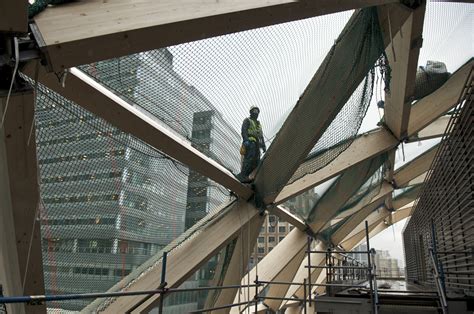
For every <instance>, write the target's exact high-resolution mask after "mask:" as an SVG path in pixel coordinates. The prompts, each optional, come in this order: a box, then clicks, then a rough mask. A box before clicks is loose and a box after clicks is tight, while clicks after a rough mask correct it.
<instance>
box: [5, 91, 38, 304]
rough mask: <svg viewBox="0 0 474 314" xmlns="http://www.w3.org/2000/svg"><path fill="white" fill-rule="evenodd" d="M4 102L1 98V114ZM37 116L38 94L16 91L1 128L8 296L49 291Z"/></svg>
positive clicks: (6, 287) (11, 98) (6, 293)
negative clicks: (43, 243) (43, 242)
mask: <svg viewBox="0 0 474 314" xmlns="http://www.w3.org/2000/svg"><path fill="white" fill-rule="evenodd" d="M5 103H6V98H5V97H3V95H2V96H1V97H0V113H2V115H3V112H4V110H5ZM33 118H34V96H33V92H32V91H31V90H29V91H25V92H23V93H14V94H13V95H12V96H11V97H10V102H9V105H8V111H7V113H6V117H5V123H4V125H3V127H2V128H0V283H1V284H2V285H3V288H4V291H3V292H4V294H5V295H42V294H44V293H45V292H44V291H45V290H44V279H43V263H42V252H41V247H42V246H41V232H40V222H39V221H38V220H37V219H38V217H39V215H38V211H39V207H38V206H39V197H40V195H39V185H38V182H39V179H38V173H39V171H38V165H37V159H36V138H35V133H34V132H33V133H32V134H31V139H29V137H30V129H31V127H32V124H33ZM28 140H29V144H28ZM7 309H9V310H10V311H9V312H14V313H16V312H17V311H18V313H22V312H26V313H46V306H45V305H38V306H36V305H35V306H33V305H27V304H22V305H8V306H7Z"/></svg>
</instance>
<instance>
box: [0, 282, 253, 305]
mask: <svg viewBox="0 0 474 314" xmlns="http://www.w3.org/2000/svg"><path fill="white" fill-rule="evenodd" d="M255 286H256V285H231V286H220V287H217V286H216V287H198V288H186V289H166V293H177V292H188V291H207V290H224V289H236V288H244V287H255ZM164 290H165V289H155V290H140V291H129V292H124V291H121V292H98V293H78V294H62V295H29V296H11V297H8V296H6V297H0V303H35V304H37V303H41V302H49V301H67V300H81V299H96V298H110V297H125V296H135V295H154V294H159V293H163V292H164Z"/></svg>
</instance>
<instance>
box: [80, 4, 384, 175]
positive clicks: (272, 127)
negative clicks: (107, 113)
mask: <svg viewBox="0 0 474 314" xmlns="http://www.w3.org/2000/svg"><path fill="white" fill-rule="evenodd" d="M359 15H360V17H358V18H356V19H354V21H353V22H352V24H351V25H350V27H352V28H356V31H355V32H351V33H350V34H347V35H346V34H343V35H341V36H340V38H339V39H338V40H337V41H336V43H335V44H334V45H333V47H332V48H331V50H330V54H332V53H333V51H334V50H335V49H336V48H338V44H339V42H340V41H341V40H342V38H343V37H344V36H352V35H353V34H354V33H357V34H358V35H357V36H358V37H357V39H354V43H356V45H355V46H354V47H351V52H352V51H355V53H354V54H353V55H351V56H348V58H347V59H348V60H347V62H348V63H347V67H346V72H347V73H345V74H344V75H342V77H344V78H346V77H347V78H348V79H349V80H350V79H351V78H350V73H351V71H353V70H354V68H356V67H357V66H358V65H357V66H356V65H355V64H356V63H363V62H369V63H371V64H370V65H369V66H368V69H370V68H371V67H372V70H370V71H369V74H368V75H367V77H366V78H365V79H364V80H363V81H362V83H360V85H359V84H357V85H359V86H358V87H357V89H356V91H355V92H354V93H353V95H352V96H351V95H350V94H349V95H347V98H349V100H348V101H347V104H346V105H345V106H344V107H343V109H342V110H341V112H340V113H339V115H338V116H337V119H338V120H339V122H338V123H333V124H331V126H330V127H329V128H328V129H327V131H326V133H325V135H323V137H322V139H321V140H320V141H319V142H318V144H317V145H316V146H315V148H314V149H313V151H312V154H311V157H313V155H318V158H317V160H316V159H314V158H312V162H311V163H310V164H307V165H308V167H306V168H305V169H304V170H303V172H302V173H301V174H299V175H298V177H301V176H302V175H304V174H306V173H309V172H314V171H316V170H317V169H319V168H321V167H322V166H324V165H326V164H327V163H328V162H329V161H331V160H332V159H334V158H335V157H336V156H337V155H338V154H339V153H340V152H342V151H343V150H344V149H345V148H347V146H348V145H349V143H350V142H349V141H348V139H349V138H353V137H354V136H355V135H356V134H357V131H358V128H359V126H360V124H361V122H362V119H363V117H364V116H365V113H366V110H367V108H368V105H369V103H370V99H371V96H372V89H373V85H374V69H373V66H374V63H375V60H376V59H377V58H378V57H380V56H381V55H382V53H383V43H382V40H381V37H380V30H379V26H378V20H377V15H376V11H373V10H363V11H361V13H360V14H359ZM334 17H338V19H339V20H341V21H343V20H346V19H347V13H342V14H338V15H333V18H334ZM325 18H326V17H317V18H311V19H307V20H303V21H296V22H291V23H284V24H280V25H275V26H270V27H264V28H260V29H256V30H250V31H245V32H239V33H235V34H230V35H225V36H219V37H216V38H211V39H206V40H200V41H196V42H191V43H186V44H181V45H177V46H172V47H168V48H164V49H159V50H153V51H148V52H143V53H139V54H134V55H130V56H126V57H122V58H116V59H112V60H108V61H104V62H98V63H94V64H90V65H84V66H82V67H81V69H82V70H83V71H84V72H86V73H87V74H89V75H90V76H92V77H93V78H95V79H96V80H98V81H99V82H100V83H102V84H104V85H106V86H107V87H108V88H110V89H111V90H113V91H114V92H115V93H117V94H119V95H120V96H122V97H124V98H125V99H127V100H128V101H130V102H132V103H134V104H136V105H138V106H140V107H142V108H144V109H146V110H147V111H148V112H150V113H151V114H152V115H154V116H155V117H157V118H158V119H160V120H162V121H163V122H165V123H166V124H167V125H168V126H169V127H171V128H172V129H173V130H175V131H176V132H178V133H180V134H181V135H183V136H185V137H186V138H187V139H189V140H190V141H191V142H193V143H196V142H198V143H202V141H201V137H202V136H205V135H202V132H200V131H199V129H193V128H192V126H191V123H190V121H192V120H193V116H192V115H190V112H193V111H206V110H209V109H208V108H209V107H212V106H215V107H216V108H218V110H217V111H216V112H215V115H216V116H217V118H216V120H215V121H214V130H215V131H214V133H215V134H213V135H212V136H211V139H212V140H211V142H210V143H208V144H209V145H211V146H212V145H214V146H220V147H219V151H220V154H219V155H211V156H210V157H212V158H214V159H215V160H217V161H218V162H220V163H222V164H223V165H224V166H226V167H227V168H228V169H230V170H231V171H232V172H234V173H238V172H239V170H240V169H239V168H240V164H239V163H233V162H231V161H233V160H235V155H236V154H237V155H238V154H239V153H238V152H239V146H240V141H241V139H240V134H239V133H240V125H241V122H242V120H243V119H244V118H245V117H246V116H247V115H248V112H247V111H248V108H249V107H250V106H251V105H257V106H259V107H260V108H261V118H260V120H261V121H262V123H263V126H264V133H265V135H266V137H267V139H268V141H271V140H272V138H273V137H274V135H275V134H276V132H277V131H278V129H279V127H280V125H281V123H282V121H283V118H284V117H285V116H284V112H288V110H289V109H290V108H291V106H292V105H293V104H294V103H296V100H297V98H298V97H299V96H300V95H301V93H302V91H303V89H304V88H305V87H306V84H307V83H308V82H309V79H310V75H311V74H313V73H314V71H315V70H316V68H317V66H318V65H319V62H320V61H321V57H322V56H323V55H324V53H325V49H321V46H319V47H317V48H318V49H315V47H314V45H315V43H318V42H320V41H321V39H319V37H321V35H323V38H324V34H320V32H318V28H319V27H321V25H320V24H321V21H322V20H324V19H325ZM341 24H342V23H341ZM326 36H327V35H326ZM308 41H309V42H311V43H308ZM323 47H324V45H323ZM327 47H329V46H327ZM372 55H375V56H376V57H375V59H373V57H372ZM368 60H370V61H368ZM335 62H337V61H335ZM379 64H381V65H383V67H382V68H383V71H385V70H386V69H387V66H386V63H385V59H384V58H382V59H381V62H379ZM296 70H299V72H297V71H296ZM331 70H333V69H332V65H331V64H329V65H326V71H331ZM137 81H138V82H139V83H138V86H139V88H135V89H133V93H131V92H130V90H131V88H130V86H133V85H134V84H136V82H137ZM177 82H179V84H177ZM180 82H182V83H180ZM322 88H330V85H327V86H323V87H322ZM338 92H339V91H338ZM351 94H352V93H351ZM203 100H205V101H203ZM316 103H317V102H316ZM318 104H319V103H318ZM322 105H323V103H321V106H322ZM279 108H280V109H279ZM296 142H297V143H300V142H301V140H300V139H296ZM341 142H342V143H341ZM336 144H338V145H337V149H332V150H328V149H327V148H329V147H332V146H334V145H336ZM285 183H286V182H285Z"/></svg>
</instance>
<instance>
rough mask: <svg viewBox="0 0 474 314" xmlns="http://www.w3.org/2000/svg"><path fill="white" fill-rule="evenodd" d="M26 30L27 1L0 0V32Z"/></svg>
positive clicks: (22, 31)
mask: <svg viewBox="0 0 474 314" xmlns="http://www.w3.org/2000/svg"><path fill="white" fill-rule="evenodd" d="M27 31H28V1H27V0H13V1H12V0H0V32H13V33H26V32H27Z"/></svg>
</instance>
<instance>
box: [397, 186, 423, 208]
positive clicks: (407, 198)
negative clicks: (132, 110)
mask: <svg viewBox="0 0 474 314" xmlns="http://www.w3.org/2000/svg"><path fill="white" fill-rule="evenodd" d="M421 187H422V185H417V186H414V187H413V188H411V189H409V190H407V191H406V192H404V193H402V194H400V195H398V196H396V197H395V198H394V199H393V207H394V208H402V207H403V206H405V205H407V204H409V203H411V202H413V201H414V200H416V199H417V198H418V194H419V193H420V190H421Z"/></svg>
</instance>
